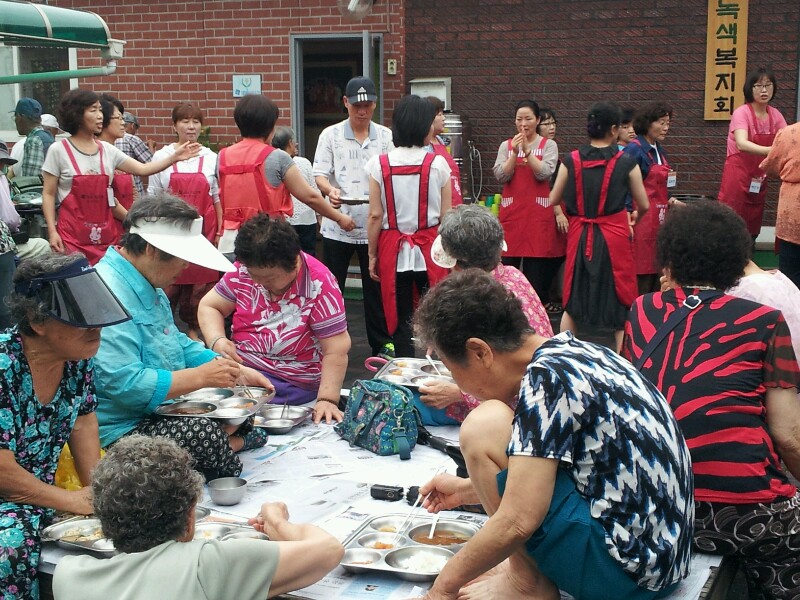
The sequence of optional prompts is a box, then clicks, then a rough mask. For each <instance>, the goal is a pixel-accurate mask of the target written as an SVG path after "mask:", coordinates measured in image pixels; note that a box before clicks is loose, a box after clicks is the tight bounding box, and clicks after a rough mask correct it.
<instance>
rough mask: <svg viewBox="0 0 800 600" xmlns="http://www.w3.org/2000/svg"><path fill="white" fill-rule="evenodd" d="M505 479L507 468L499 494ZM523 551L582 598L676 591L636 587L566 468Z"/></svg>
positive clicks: (632, 597) (640, 599) (613, 599)
mask: <svg viewBox="0 0 800 600" xmlns="http://www.w3.org/2000/svg"><path fill="white" fill-rule="evenodd" d="M507 477H508V471H507V470H503V471H500V472H499V473H498V474H497V491H498V492H499V493H500V496H502V495H503V492H504V491H505V488H506V478H507ZM525 551H526V553H527V554H528V556H530V557H531V558H533V559H534V560H535V561H536V564H537V566H538V567H539V570H540V571H541V572H542V573H543V574H544V575H545V576H546V577H547V578H548V579H550V580H551V581H552V582H553V583H555V584H556V585H557V586H558V588H559V589H560V590H562V591H564V592H567V593H568V594H571V595H572V596H574V597H575V598H581V600H619V599H620V598H625V600H653V599H655V598H663V597H664V596H667V595H669V594H670V592H672V591H674V589H675V588H676V587H677V584H674V585H671V586H669V587H667V588H666V589H665V590H661V591H658V592H656V591H653V590H648V589H645V588H643V587H639V586H638V585H636V582H635V581H634V580H633V579H632V578H631V577H630V576H629V575H628V574H627V573H626V572H625V571H624V570H623V569H622V566H621V565H620V564H619V563H618V562H617V561H615V560H614V559H613V558H612V557H611V555H610V554H609V553H608V550H607V548H606V536H605V531H604V530H603V526H602V525H600V522H599V521H598V520H597V519H595V518H593V517H592V516H591V513H590V510H589V502H588V501H587V500H586V498H584V497H583V496H581V494H580V493H579V492H578V490H577V489H575V482H574V481H573V480H572V478H571V477H570V476H569V475H568V474H567V473H566V472H565V471H564V470H563V469H559V470H558V474H557V476H556V482H555V487H554V489H553V499H552V500H551V502H550V509H549V510H548V511H547V515H545V518H544V521H542V524H541V525H540V526H539V529H537V530H536V532H535V533H534V534H533V535H532V536H531V537H530V538H529V539H528V541H527V542H525Z"/></svg>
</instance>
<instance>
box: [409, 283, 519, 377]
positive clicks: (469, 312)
mask: <svg viewBox="0 0 800 600" xmlns="http://www.w3.org/2000/svg"><path fill="white" fill-rule="evenodd" d="M414 332H415V334H416V336H417V338H418V339H419V343H420V346H421V347H422V348H427V347H433V348H435V349H436V351H437V352H438V353H439V354H440V355H441V356H444V357H445V358H447V359H449V360H452V361H454V362H455V363H457V364H460V365H463V364H464V363H465V362H466V357H467V340H468V339H470V338H478V339H481V340H483V341H484V342H486V343H487V344H489V346H491V347H492V348H493V349H494V350H497V351H499V352H513V351H515V350H519V349H520V348H521V347H522V344H523V343H524V342H525V340H526V338H528V337H529V336H530V335H532V334H533V333H534V331H533V329H532V328H531V326H530V324H529V323H528V319H527V317H526V316H525V313H524V312H523V311H522V303H521V302H520V301H519V299H518V298H517V297H516V296H515V295H514V294H512V293H511V292H509V291H508V290H507V289H506V288H504V287H503V286H502V284H500V283H498V282H497V281H496V280H495V279H494V278H493V277H492V276H491V275H489V274H488V273H486V272H485V271H481V270H479V269H467V270H466V271H460V272H456V273H451V274H450V275H448V276H447V278H445V279H444V280H442V281H440V282H439V283H437V284H436V285H435V286H434V287H433V288H431V289H430V291H429V292H428V293H427V294H426V295H425V298H424V299H423V300H422V302H421V303H420V305H419V307H418V308H417V311H416V312H415V313H414Z"/></svg>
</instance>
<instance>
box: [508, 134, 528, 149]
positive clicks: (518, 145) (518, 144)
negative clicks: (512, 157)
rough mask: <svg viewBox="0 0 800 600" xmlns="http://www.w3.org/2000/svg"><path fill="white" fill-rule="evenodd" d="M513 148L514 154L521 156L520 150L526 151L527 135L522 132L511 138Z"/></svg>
mask: <svg viewBox="0 0 800 600" xmlns="http://www.w3.org/2000/svg"><path fill="white" fill-rule="evenodd" d="M511 147H512V148H514V153H515V154H519V151H520V149H522V151H523V152H524V151H525V134H524V133H522V132H521V131H520V132H519V133H518V134H517V135H515V136H514V137H513V138H511Z"/></svg>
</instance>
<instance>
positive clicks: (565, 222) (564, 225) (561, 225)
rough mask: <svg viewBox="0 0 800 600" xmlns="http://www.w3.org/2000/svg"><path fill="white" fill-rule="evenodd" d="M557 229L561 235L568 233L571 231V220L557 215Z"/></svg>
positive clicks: (562, 215)
mask: <svg viewBox="0 0 800 600" xmlns="http://www.w3.org/2000/svg"><path fill="white" fill-rule="evenodd" d="M556 227H558V230H559V231H560V232H561V233H567V232H568V231H569V219H567V216H566V215H564V214H560V215H556Z"/></svg>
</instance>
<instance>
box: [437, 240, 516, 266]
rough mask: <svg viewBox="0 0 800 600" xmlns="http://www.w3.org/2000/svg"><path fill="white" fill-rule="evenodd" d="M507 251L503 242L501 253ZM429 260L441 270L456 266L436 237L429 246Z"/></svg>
mask: <svg viewBox="0 0 800 600" xmlns="http://www.w3.org/2000/svg"><path fill="white" fill-rule="evenodd" d="M507 251H508V245H507V244H506V241H505V240H503V252H507ZM431 259H432V260H433V262H434V263H435V264H437V265H439V266H440V267H442V268H443V269H452V268H453V267H455V266H456V262H458V261H457V260H456V259H455V258H453V257H452V256H450V255H449V254H448V253H447V252H445V250H444V246H442V236H440V235H437V236H436V239H435V240H433V245H432V246H431Z"/></svg>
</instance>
